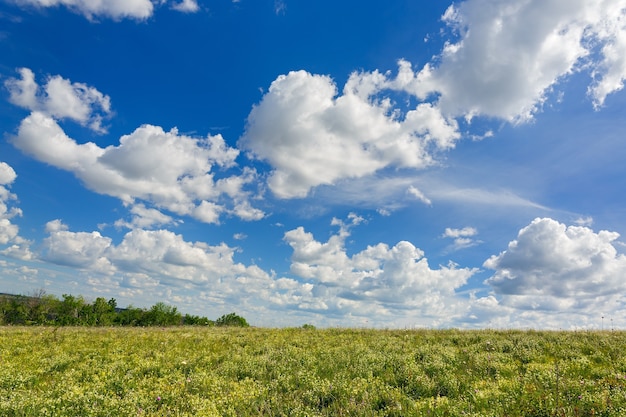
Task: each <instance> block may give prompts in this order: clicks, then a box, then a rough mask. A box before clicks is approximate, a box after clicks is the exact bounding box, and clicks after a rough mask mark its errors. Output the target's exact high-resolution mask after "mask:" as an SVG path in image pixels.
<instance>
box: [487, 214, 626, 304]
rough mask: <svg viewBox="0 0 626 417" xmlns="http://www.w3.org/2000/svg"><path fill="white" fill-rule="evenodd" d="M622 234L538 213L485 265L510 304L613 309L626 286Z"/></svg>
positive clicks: (496, 286) (501, 293)
mask: <svg viewBox="0 0 626 417" xmlns="http://www.w3.org/2000/svg"><path fill="white" fill-rule="evenodd" d="M618 237H619V234H617V233H615V232H609V231H605V230H603V231H600V232H598V233H595V232H594V231H593V230H591V229H589V228H587V227H582V226H569V227H568V226H566V225H564V224H562V223H559V222H557V221H555V220H552V219H549V218H541V219H540V218H538V219H535V220H534V221H533V222H531V223H530V224H529V225H528V226H526V227H524V228H523V229H521V230H520V232H519V234H518V236H517V239H516V240H513V241H511V242H510V243H509V245H508V248H507V250H506V251H504V252H502V253H500V254H499V255H497V256H496V255H494V256H492V257H491V258H489V259H488V260H487V261H486V262H485V263H484V266H485V267H486V268H489V269H493V270H495V273H494V275H493V276H492V277H491V278H489V279H488V280H487V281H486V283H487V284H488V285H490V286H491V287H492V288H493V289H494V290H495V292H496V294H498V295H499V296H500V297H501V303H503V304H504V305H507V306H510V307H515V308H517V309H524V310H542V311H550V312H552V311H561V312H566V311H567V312H575V313H588V314H594V315H595V314H598V313H597V312H598V311H603V310H604V309H609V310H613V308H614V307H615V306H616V302H619V300H620V299H621V295H620V294H623V292H624V290H626V283H624V280H623V279H622V278H621V277H622V276H623V275H624V274H625V273H626V256H624V255H623V254H619V253H618V252H617V250H616V248H615V246H614V245H613V243H614V242H615V241H616V240H617V238H618Z"/></svg>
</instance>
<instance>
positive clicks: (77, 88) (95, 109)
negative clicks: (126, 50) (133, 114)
mask: <svg viewBox="0 0 626 417" xmlns="http://www.w3.org/2000/svg"><path fill="white" fill-rule="evenodd" d="M18 72H19V73H20V76H21V78H19V79H18V78H9V79H8V80H7V81H5V83H4V85H5V87H6V88H7V89H8V90H9V93H10V96H9V101H10V102H11V103H13V104H15V105H17V106H20V107H24V108H26V109H28V110H31V111H37V112H40V113H42V114H45V115H47V116H50V117H53V118H55V119H70V120H73V121H75V122H78V123H80V124H81V125H83V126H87V127H89V128H90V129H92V130H94V131H96V132H99V133H104V132H106V129H105V128H104V127H103V126H102V121H103V119H104V118H106V117H108V116H109V115H110V114H111V99H110V98H109V96H107V95H104V94H102V93H101V92H100V91H98V90H97V89H95V88H93V87H89V86H87V85H86V84H83V83H72V82H70V81H69V80H67V79H64V78H62V77H60V76H58V75H56V76H53V77H49V78H48V80H47V82H46V84H45V85H44V86H43V87H42V86H39V85H38V84H37V82H36V81H35V74H34V73H33V72H32V70H30V69H28V68H20V69H19V70H18Z"/></svg>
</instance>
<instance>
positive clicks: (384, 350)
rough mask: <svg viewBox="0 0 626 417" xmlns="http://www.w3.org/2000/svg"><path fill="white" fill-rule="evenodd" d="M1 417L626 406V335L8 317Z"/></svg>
mask: <svg viewBox="0 0 626 417" xmlns="http://www.w3.org/2000/svg"><path fill="white" fill-rule="evenodd" d="M0 415H1V416H257V415H261V416H263V415H265V416H331V415H332V416H335V415H344V416H623V415H626V333H623V332H576V333H574V332H538V331H490V330H484V331H458V330H441V331H436V330H416V331H413V330H411V331H403V330H357V329H325V330H314V329H258V328H254V329H237V328H215V327H214V328H166V329H155V328H145V329H142V328H45V327H28V328H26V327H4V328H0Z"/></svg>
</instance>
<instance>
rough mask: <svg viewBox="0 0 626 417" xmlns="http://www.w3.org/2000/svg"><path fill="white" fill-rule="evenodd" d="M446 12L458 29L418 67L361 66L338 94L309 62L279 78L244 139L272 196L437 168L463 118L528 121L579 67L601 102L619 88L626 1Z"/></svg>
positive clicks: (532, 3) (462, 6) (473, 0)
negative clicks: (405, 98) (266, 171)
mask: <svg viewBox="0 0 626 417" xmlns="http://www.w3.org/2000/svg"><path fill="white" fill-rule="evenodd" d="M442 19H443V21H444V22H445V23H446V25H447V26H448V27H449V29H450V30H451V32H452V34H451V38H450V39H449V40H448V41H446V43H445V46H444V47H443V49H442V51H441V53H440V54H439V55H438V56H436V57H434V58H433V60H432V61H431V62H429V63H427V64H426V65H425V66H423V67H422V68H421V69H419V70H414V69H413V65H412V64H411V63H410V62H409V61H407V60H404V59H401V60H399V61H398V72H397V75H395V76H392V75H391V74H390V73H389V72H386V73H381V72H380V71H378V70H374V71H369V72H368V71H363V72H354V73H353V74H351V76H350V78H349V80H348V81H347V83H346V84H345V86H344V87H343V90H342V91H341V93H339V92H338V89H337V86H336V85H335V83H334V81H333V80H332V79H331V78H330V77H328V76H325V75H316V74H311V73H308V72H306V71H293V72H290V73H288V74H285V75H281V76H279V77H278V78H276V79H275V80H274V82H273V83H272V84H271V86H270V88H269V90H268V92H267V93H266V94H265V95H264V97H263V98H262V100H261V102H260V103H258V104H257V105H255V106H254V107H253V109H252V111H251V112H250V114H249V116H248V120H247V126H246V131H245V133H244V135H243V137H242V138H241V139H240V142H239V146H240V147H241V148H243V149H245V150H247V151H248V152H249V153H250V155H251V156H252V157H254V158H257V159H260V160H264V161H267V162H268V163H269V164H270V165H271V167H272V172H271V174H270V175H269V178H268V185H269V188H270V189H271V190H272V192H273V193H274V194H275V195H276V196H278V197H279V198H295V197H305V196H307V195H308V194H309V192H310V190H311V189H312V188H314V187H318V186H320V185H335V184H337V183H338V182H340V181H342V180H351V179H352V180H354V179H360V178H370V179H371V180H372V181H375V178H374V177H373V174H374V173H377V172H380V171H381V170H383V169H387V168H391V169H396V170H397V169H402V168H408V169H412V170H419V169H423V168H426V167H429V166H431V165H433V163H435V161H436V158H435V156H436V155H437V153H438V152H441V151H444V150H448V149H450V148H452V147H454V145H455V143H456V142H457V141H458V140H459V139H460V137H461V134H460V132H459V128H458V124H457V121H458V119H461V118H462V119H465V120H466V121H471V120H472V119H473V118H475V117H488V118H497V119H501V120H505V121H508V122H510V123H521V122H524V121H528V120H530V119H532V118H533V117H534V115H535V114H536V113H537V112H539V111H540V110H541V108H542V106H543V104H544V103H545V102H546V100H548V98H549V97H550V96H551V94H552V93H553V92H555V90H556V89H557V88H558V86H559V84H560V83H562V82H563V81H564V80H565V79H566V78H567V77H568V76H570V75H572V74H574V73H577V72H580V71H583V70H585V71H588V72H589V73H590V75H591V77H592V79H591V81H590V84H589V90H588V93H589V96H590V97H591V99H592V101H593V104H594V106H595V107H599V106H602V105H603V103H604V101H605V99H606V97H607V96H608V95H609V94H611V93H613V92H615V91H618V90H620V89H622V88H623V81H624V79H625V78H626V58H624V57H625V56H626V0H576V1H573V2H567V3H565V2H563V1H561V0H548V1H539V0H517V1H507V2H503V1H499V0H467V1H465V2H461V3H458V4H455V5H452V6H450V7H449V8H448V9H447V11H446V12H445V14H444V15H443V17H442ZM398 93H401V94H408V95H410V96H411V97H414V98H415V99H416V101H417V104H415V105H413V106H412V107H410V108H408V109H403V108H402V106H398V105H397V103H395V102H394V101H393V100H392V97H394V94H398ZM489 134H490V133H489V132H488V134H487V135H489ZM480 136H481V135H477V134H474V133H472V132H469V137H473V138H476V137H480Z"/></svg>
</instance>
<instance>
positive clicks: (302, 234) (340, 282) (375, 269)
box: [284, 215, 477, 325]
mask: <svg viewBox="0 0 626 417" xmlns="http://www.w3.org/2000/svg"><path fill="white" fill-rule="evenodd" d="M349 220H350V223H345V222H343V221H340V220H338V219H334V220H333V224H334V225H335V226H339V232H338V233H337V234H335V235H332V236H331V237H330V238H329V239H328V241H327V242H319V241H317V240H315V238H314V237H313V235H312V234H311V233H308V232H306V231H305V230H304V228H302V227H298V228H296V229H293V230H290V231H288V232H286V233H285V236H284V240H285V242H287V243H288V244H289V246H291V247H292V249H293V255H292V257H291V273H292V274H294V275H295V276H297V277H298V278H299V279H301V280H305V281H306V282H308V283H310V284H311V285H312V289H311V291H312V294H314V295H316V298H311V299H307V297H304V296H303V297H302V299H301V300H300V301H301V302H303V303H304V304H303V305H302V306H301V308H308V309H311V310H314V311H315V310H328V311H329V312H330V313H332V314H338V315H344V316H345V315H354V316H368V315H370V316H371V315H380V317H379V318H380V320H381V321H383V322H384V321H385V320H390V321H393V320H397V319H398V316H403V317H404V319H408V322H410V323H412V324H420V323H421V324H422V325H433V324H434V323H438V324H441V323H442V322H448V323H450V322H451V321H452V320H453V316H454V312H453V310H454V309H455V307H454V306H455V305H456V304H459V305H460V304H463V303H462V302H461V299H457V297H456V290H457V289H458V288H459V287H461V286H463V285H464V284H465V283H466V282H467V280H468V279H469V278H470V277H471V276H472V275H474V274H475V273H476V272H477V270H475V269H472V268H459V267H458V266H457V265H455V264H454V263H452V262H451V263H449V264H448V265H447V266H440V267H439V269H431V268H430V266H429V264H428V260H427V258H425V257H424V252H423V251H422V250H420V249H418V248H416V247H415V246H414V245H413V244H412V243H410V242H407V241H401V242H398V243H397V244H396V245H394V246H391V247H390V246H389V245H387V244H385V243H378V244H375V245H372V246H368V247H367V248H366V249H364V250H362V251H360V252H357V253H355V254H353V255H352V256H349V255H348V254H347V249H346V247H345V241H346V238H347V237H348V236H350V228H351V227H353V226H354V225H356V224H358V223H359V222H360V221H362V219H361V218H360V217H358V216H354V215H352V216H351V217H350V218H349ZM409 310H410V313H408V311H409Z"/></svg>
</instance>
